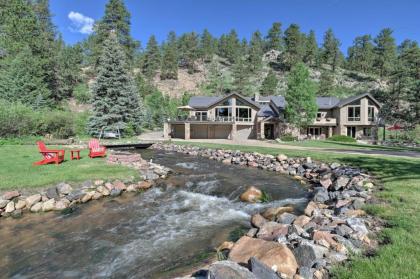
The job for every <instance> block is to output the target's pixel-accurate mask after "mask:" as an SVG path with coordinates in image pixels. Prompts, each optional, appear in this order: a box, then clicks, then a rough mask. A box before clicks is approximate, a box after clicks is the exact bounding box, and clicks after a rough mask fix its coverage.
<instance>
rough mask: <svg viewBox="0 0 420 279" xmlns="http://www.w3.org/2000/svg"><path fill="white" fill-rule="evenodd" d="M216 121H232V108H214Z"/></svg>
mask: <svg viewBox="0 0 420 279" xmlns="http://www.w3.org/2000/svg"><path fill="white" fill-rule="evenodd" d="M216 120H218V121H232V108H231V107H216Z"/></svg>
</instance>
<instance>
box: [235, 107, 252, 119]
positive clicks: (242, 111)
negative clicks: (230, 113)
mask: <svg viewBox="0 0 420 279" xmlns="http://www.w3.org/2000/svg"><path fill="white" fill-rule="evenodd" d="M236 120H237V121H246V122H250V121H251V120H252V119H251V108H247V107H238V108H236Z"/></svg>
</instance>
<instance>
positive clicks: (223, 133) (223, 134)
mask: <svg viewBox="0 0 420 279" xmlns="http://www.w3.org/2000/svg"><path fill="white" fill-rule="evenodd" d="M231 130H232V127H231V126H230V125H215V127H214V138H215V139H229V138H230V132H231Z"/></svg>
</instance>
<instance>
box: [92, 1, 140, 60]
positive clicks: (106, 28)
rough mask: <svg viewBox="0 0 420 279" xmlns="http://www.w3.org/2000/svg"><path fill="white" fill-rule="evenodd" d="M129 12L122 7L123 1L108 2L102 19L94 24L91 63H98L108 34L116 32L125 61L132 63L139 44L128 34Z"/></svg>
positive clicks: (129, 24)
mask: <svg viewBox="0 0 420 279" xmlns="http://www.w3.org/2000/svg"><path fill="white" fill-rule="evenodd" d="M130 17H131V15H130V12H129V11H128V10H127V8H126V7H125V5H124V0H109V2H108V3H107V4H106V6H105V14H104V16H103V18H102V19H101V20H100V21H98V22H97V23H96V24H95V27H94V31H95V32H94V33H93V34H92V36H93V37H94V44H93V45H92V47H93V49H92V50H91V53H92V55H93V59H92V60H93V61H95V64H96V63H98V61H99V57H101V52H102V47H103V45H104V42H105V40H106V39H107V38H108V34H109V32H111V31H113V32H116V34H117V37H118V41H119V43H120V44H121V46H122V48H123V50H124V53H125V54H126V56H127V59H128V60H127V61H128V62H131V61H133V57H134V52H135V49H136V48H138V47H139V42H138V41H136V40H134V39H133V38H132V37H131V34H130V26H131V22H130Z"/></svg>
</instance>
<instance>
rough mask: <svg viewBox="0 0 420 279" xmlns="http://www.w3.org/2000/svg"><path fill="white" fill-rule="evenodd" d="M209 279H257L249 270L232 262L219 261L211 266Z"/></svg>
mask: <svg viewBox="0 0 420 279" xmlns="http://www.w3.org/2000/svg"><path fill="white" fill-rule="evenodd" d="M207 278H208V279H257V277H255V275H253V274H252V273H251V272H250V271H249V270H248V269H246V268H245V267H242V266H240V265H239V264H237V263H235V262H232V261H219V262H215V263H213V264H211V265H210V267H209V271H208V274H207Z"/></svg>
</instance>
